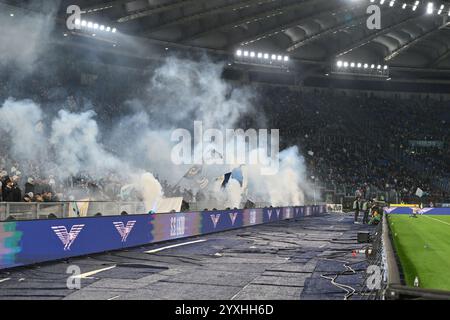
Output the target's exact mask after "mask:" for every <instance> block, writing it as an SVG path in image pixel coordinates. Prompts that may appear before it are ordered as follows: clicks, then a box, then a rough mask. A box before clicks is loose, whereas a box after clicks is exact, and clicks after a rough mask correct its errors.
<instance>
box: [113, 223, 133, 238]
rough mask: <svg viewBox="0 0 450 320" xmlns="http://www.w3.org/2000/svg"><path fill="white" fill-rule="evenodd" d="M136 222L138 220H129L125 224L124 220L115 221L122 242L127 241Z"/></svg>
mask: <svg viewBox="0 0 450 320" xmlns="http://www.w3.org/2000/svg"><path fill="white" fill-rule="evenodd" d="M135 223H136V220H132V221H128V222H127V225H126V226H125V225H124V224H123V222H122V221H118V222H113V224H114V226H115V227H116V229H117V231H118V232H119V234H120V236H121V238H122V242H126V241H127V238H128V236H129V234H130V232H131V230H133V227H134V224H135Z"/></svg>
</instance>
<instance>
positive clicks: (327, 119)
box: [261, 87, 450, 202]
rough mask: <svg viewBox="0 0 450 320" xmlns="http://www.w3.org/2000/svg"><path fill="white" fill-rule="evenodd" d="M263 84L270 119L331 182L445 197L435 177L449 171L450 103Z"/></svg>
mask: <svg viewBox="0 0 450 320" xmlns="http://www.w3.org/2000/svg"><path fill="white" fill-rule="evenodd" d="M261 92H262V95H263V96H264V100H263V102H262V103H263V105H264V109H265V112H266V114H269V115H271V116H269V117H267V119H268V121H269V123H268V125H269V127H271V128H280V130H281V132H280V135H281V137H282V139H283V140H284V141H282V143H283V144H284V145H285V146H287V145H292V144H295V145H298V146H299V148H300V149H301V150H302V154H303V155H304V156H305V158H306V160H307V164H308V167H309V170H308V171H309V172H310V174H311V176H313V177H315V178H316V179H319V180H320V182H321V183H322V184H324V185H325V186H326V188H328V189H335V190H339V189H340V190H342V189H345V190H346V191H347V193H349V194H347V195H349V196H350V195H354V194H355V192H359V193H361V192H362V190H368V189H369V190H370V189H372V191H374V190H377V191H381V192H384V193H386V192H393V193H394V194H396V195H397V198H398V200H399V201H405V202H410V201H413V202H418V201H421V200H423V199H425V198H426V199H427V200H434V201H436V200H437V201H444V199H445V198H446V197H447V192H448V190H447V189H446V188H442V186H438V185H437V183H436V182H437V181H439V180H442V179H448V178H449V177H450V167H449V166H448V163H450V153H449V149H448V143H449V138H450V128H449V125H448V124H449V122H450V116H449V113H448V111H447V110H446V108H448V103H446V102H440V101H435V100H431V99H430V100H427V99H423V100H417V99H398V98H380V97H371V96H368V95H365V94H359V95H351V96H346V95H345V94H343V93H342V92H336V91H334V92H333V91H320V92H319V91H311V92H302V91H300V90H292V89H290V88H287V87H284V88H283V87H264V88H263V89H261ZM415 142H418V143H415ZM418 188H419V189H420V190H421V191H423V192H424V196H422V197H418V196H417V194H420V192H419V193H418V192H417V191H418ZM369 193H370V192H369ZM420 198H423V199H420Z"/></svg>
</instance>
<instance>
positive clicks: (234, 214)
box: [228, 212, 237, 226]
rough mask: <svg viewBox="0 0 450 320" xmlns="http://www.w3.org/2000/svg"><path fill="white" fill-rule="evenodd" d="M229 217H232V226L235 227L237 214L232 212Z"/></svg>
mask: <svg viewBox="0 0 450 320" xmlns="http://www.w3.org/2000/svg"><path fill="white" fill-rule="evenodd" d="M228 215H229V216H230V219H231V225H232V226H234V223H235V222H236V218H237V212H230V213H229V214H228Z"/></svg>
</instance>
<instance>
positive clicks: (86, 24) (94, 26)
mask: <svg viewBox="0 0 450 320" xmlns="http://www.w3.org/2000/svg"><path fill="white" fill-rule="evenodd" d="M75 25H76V26H77V27H79V28H82V29H83V28H84V29H88V30H92V31H97V30H98V31H103V32H112V33H116V32H117V29H116V28H112V27H110V26H105V25H103V24H98V23H96V22H92V21H86V20H80V19H76V20H75Z"/></svg>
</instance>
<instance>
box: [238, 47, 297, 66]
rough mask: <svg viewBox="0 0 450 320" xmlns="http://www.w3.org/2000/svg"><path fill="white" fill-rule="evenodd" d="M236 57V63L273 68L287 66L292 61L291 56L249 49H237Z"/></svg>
mask: <svg viewBox="0 0 450 320" xmlns="http://www.w3.org/2000/svg"><path fill="white" fill-rule="evenodd" d="M234 57H235V60H236V62H241V63H249V64H258V65H272V66H287V64H288V62H289V60H290V59H289V56H286V55H282V54H277V53H268V52H255V51H249V50H247V49H237V50H236V52H235V54H234Z"/></svg>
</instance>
